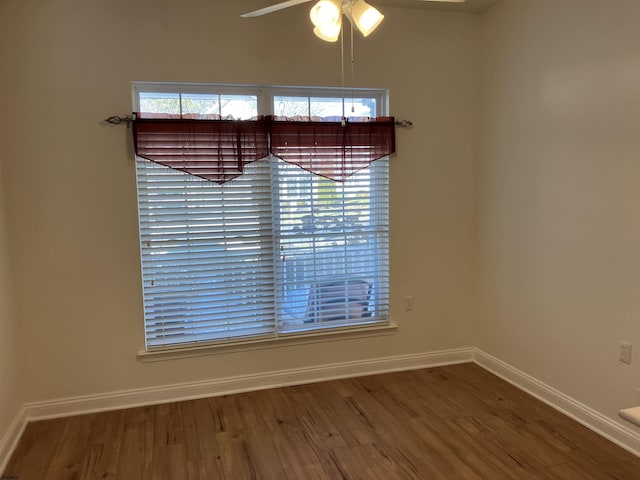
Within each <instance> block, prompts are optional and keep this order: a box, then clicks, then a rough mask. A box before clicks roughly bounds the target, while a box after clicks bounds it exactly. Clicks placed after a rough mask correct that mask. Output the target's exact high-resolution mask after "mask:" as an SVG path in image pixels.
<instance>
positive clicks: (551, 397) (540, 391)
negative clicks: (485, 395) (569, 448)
mask: <svg viewBox="0 0 640 480" xmlns="http://www.w3.org/2000/svg"><path fill="white" fill-rule="evenodd" d="M474 350H475V353H474V362H475V363H477V364H478V365H480V366H481V367H482V368H484V369H486V370H488V371H490V372H491V373H493V374H495V375H497V376H498V377H500V378H502V379H503V380H506V381H507V382H509V383H511V384H512V385H514V386H516V387H518V388H519V389H520V390H523V391H525V392H527V393H528V394H530V395H533V396H534V397H536V398H537V399H539V400H541V401H543V402H544V403H546V404H547V405H550V406H551V407H553V408H555V409H556V410H558V411H559V412H561V413H563V414H565V415H567V416H568V417H570V418H572V419H574V420H576V421H577V422H579V423H581V424H582V425H584V426H585V427H587V428H588V429H590V430H593V431H594V432H596V433H597V434H599V435H601V436H603V437H605V438H607V439H609V440H611V441H612V442H613V443H615V444H617V445H619V446H620V447H622V448H624V449H625V450H627V451H629V452H631V453H633V454H634V455H636V456H638V457H640V434H638V433H637V432H636V431H634V430H632V429H631V428H628V427H626V426H625V425H621V424H619V423H617V422H615V421H613V420H612V419H611V418H609V417H607V416H605V415H603V414H601V413H599V412H597V411H595V410H594V409H592V408H590V407H588V406H586V405H584V404H583V403H580V402H578V401H577V400H575V399H573V398H571V397H569V396H568V395H565V394H564V393H562V392H560V391H559V390H556V389H555V388H553V387H551V386H549V385H547V384H545V383H543V382H541V381H540V380H538V379H536V378H534V377H532V376H531V375H528V374H526V373H524V372H522V371H520V370H518V369H516V368H514V367H512V366H511V365H509V364H507V363H505V362H503V361H502V360H499V359H497V358H496V357H493V356H491V355H489V354H488V353H485V352H483V351H482V350H479V349H474Z"/></svg>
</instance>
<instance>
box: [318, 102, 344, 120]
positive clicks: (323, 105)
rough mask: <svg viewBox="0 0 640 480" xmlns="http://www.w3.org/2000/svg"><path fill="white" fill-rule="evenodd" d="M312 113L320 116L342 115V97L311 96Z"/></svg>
mask: <svg viewBox="0 0 640 480" xmlns="http://www.w3.org/2000/svg"><path fill="white" fill-rule="evenodd" d="M310 110H311V115H313V116H318V117H342V116H343V115H342V112H343V110H342V98H311V104H310Z"/></svg>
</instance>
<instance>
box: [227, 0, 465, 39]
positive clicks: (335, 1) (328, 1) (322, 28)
mask: <svg viewBox="0 0 640 480" xmlns="http://www.w3.org/2000/svg"><path fill="white" fill-rule="evenodd" d="M311 1H313V0H287V1H285V2H281V3H276V4H275V5H271V6H269V7H265V8H261V9H259V10H254V11H253V12H248V13H244V14H242V15H240V16H241V17H244V18H247V17H259V16H261V15H266V14H268V13H273V12H277V11H278V10H283V9H285V8H289V7H293V6H295V5H299V4H301V3H307V2H311ZM421 1H425V2H447V3H462V2H464V1H465V0H421ZM343 13H344V15H345V17H347V19H348V20H349V21H350V22H351V24H352V25H355V26H356V27H357V29H358V30H359V31H360V33H362V35H364V36H365V37H366V36H367V35H369V34H370V33H371V32H373V31H374V30H375V29H376V27H377V26H378V25H380V23H381V22H382V19H383V18H384V15H382V13H380V12H379V11H378V9H376V8H375V7H372V6H371V5H369V4H368V3H367V2H365V0H317V1H316V4H315V5H314V6H313V7H311V11H310V12H309V16H310V17H311V21H312V22H313V25H314V29H313V33H315V34H316V35H317V36H318V37H320V38H321V39H322V40H325V41H327V42H335V41H337V40H338V37H339V36H340V31H341V30H342V14H343Z"/></svg>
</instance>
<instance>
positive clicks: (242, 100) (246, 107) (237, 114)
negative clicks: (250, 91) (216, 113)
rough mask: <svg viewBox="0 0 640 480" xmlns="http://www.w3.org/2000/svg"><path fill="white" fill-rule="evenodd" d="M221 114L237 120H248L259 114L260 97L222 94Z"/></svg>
mask: <svg viewBox="0 0 640 480" xmlns="http://www.w3.org/2000/svg"><path fill="white" fill-rule="evenodd" d="M220 104H221V109H220V114H221V115H222V116H223V117H229V116H230V117H233V118H234V119H236V120H247V119H249V118H252V117H256V116H257V115H258V97H257V96H255V95H220Z"/></svg>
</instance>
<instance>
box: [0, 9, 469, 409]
mask: <svg viewBox="0 0 640 480" xmlns="http://www.w3.org/2000/svg"><path fill="white" fill-rule="evenodd" d="M258 6H264V2H258V1H253V0H242V1H236V2H221V1H212V0H158V1H154V2H149V1H147V0H110V1H90V2H87V1H86V0H57V1H39V0H3V1H2V2H0V31H1V32H3V33H2V35H3V38H4V39H5V40H6V42H5V44H6V45H11V49H10V51H9V50H8V51H7V52H5V53H6V56H5V58H6V62H7V63H6V64H3V65H2V69H3V72H10V75H3V76H2V79H1V80H0V82H2V83H1V84H0V86H1V87H2V91H3V92H11V94H10V95H8V96H7V97H6V98H3V103H2V107H0V108H2V109H3V110H2V112H1V113H2V115H3V116H5V117H10V118H12V122H11V124H10V126H9V127H10V130H9V135H7V138H6V139H5V140H6V143H4V144H3V146H2V150H3V151H4V153H5V154H6V169H5V170H6V171H5V174H6V182H5V184H6V185H7V199H8V204H9V205H10V209H9V212H8V222H9V223H8V225H9V234H10V240H11V245H12V247H13V249H12V252H11V253H12V254H11V260H12V263H13V265H14V267H15V268H14V271H15V272H16V275H15V278H14V284H15V290H16V296H15V300H16V301H15V304H16V314H17V317H18V319H19V321H20V323H21V331H22V335H23V341H24V345H25V355H24V359H25V377H26V378H25V385H26V400H27V401H38V400H46V399H53V398H60V397H68V396H74V395H84V394H92V393H103V392H111V391H115V390H122V389H129V388H136V387H147V386H155V385H164V384H171V383H176V382H187V381H195V380H202V379H214V378H218V377H226V376H232V375H238V374H250V373H258V372H263V371H270V370H277V369H284V368H295V367H305V366H311V365H319V364H325V363H332V362H340V361H350V360H360V359H368V358H376V357H381V356H388V355H400V354H409V353H418V352H425V351H434V350H440V349H447V348H453V347H460V346H469V345H472V344H473V341H472V333H471V324H472V322H471V319H472V302H471V298H472V286H473V285H472V278H473V275H472V269H473V258H472V255H473V233H474V226H473V218H474V215H475V206H474V199H475V197H474V195H475V191H474V188H475V178H476V176H475V168H476V158H475V157H476V150H477V149H476V148H475V147H476V140H477V119H478V101H477V100H478V98H477V90H476V86H477V78H476V61H477V44H478V32H479V30H478V27H479V20H478V17H477V16H474V15H460V14H451V13H437V12H428V11H412V10H406V9H392V8H387V9H385V13H386V14H387V16H386V19H385V22H384V23H383V25H382V26H381V27H380V29H379V31H377V32H375V33H374V34H373V35H371V37H369V38H367V39H366V40H358V41H357V42H356V55H357V60H356V67H355V72H356V75H355V84H356V85H357V86H363V87H365V86H366V87H387V88H389V89H390V91H391V112H392V114H394V115H396V116H398V117H400V118H407V119H410V120H412V121H413V122H414V123H415V127H414V128H413V129H411V130H401V131H398V138H397V145H398V154H397V155H396V156H395V158H393V159H392V169H391V170H392V172H391V175H392V178H391V217H392V220H391V221H392V227H391V228H392V235H391V265H392V267H391V268H392V278H391V288H392V302H393V306H392V317H393V320H395V321H396V322H397V323H398V324H399V325H400V329H399V332H398V333H397V334H395V335H392V336H384V337H376V338H369V339H358V340H345V341H339V342H329V343H320V344H314V345H305V346H296V347H293V346H292V347H286V348H281V349H268V350H258V351H252V352H245V353H230V354H224V355H222V354H221V355H215V356H209V357H200V358H192V359H183V360H176V361H167V362H159V363H153V364H141V363H139V362H138V361H137V360H136V353H137V351H138V349H140V348H141V347H142V346H143V343H144V342H143V330H142V300H141V291H140V272H139V256H138V244H137V241H138V238H137V223H136V201H135V179H134V170H133V165H132V162H131V161H130V159H129V158H128V151H127V138H128V135H129V132H127V131H126V129H125V128H124V127H106V126H102V125H100V122H101V120H103V119H104V118H106V117H108V116H110V115H125V114H127V112H130V111H131V108H132V107H131V93H130V82H131V81H134V80H138V81H182V82H222V83H265V84H285V85H329V86H339V84H340V69H339V58H340V57H339V50H338V47H337V46H336V45H329V44H326V43H323V42H321V41H319V40H318V39H316V37H315V36H314V35H313V34H312V32H311V30H312V29H311V26H310V23H309V21H308V6H300V7H297V8H292V9H289V10H287V11H283V12H279V13H278V14H274V15H270V16H266V17H261V18H259V19H251V20H248V19H240V18H239V14H240V13H242V12H244V11H247V10H251V9H253V8H255V7H258ZM347 78H349V75H347ZM409 293H412V294H414V295H415V297H416V300H415V310H414V311H413V312H404V311H402V309H401V307H400V305H401V299H402V297H403V296H404V295H406V294H409Z"/></svg>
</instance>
